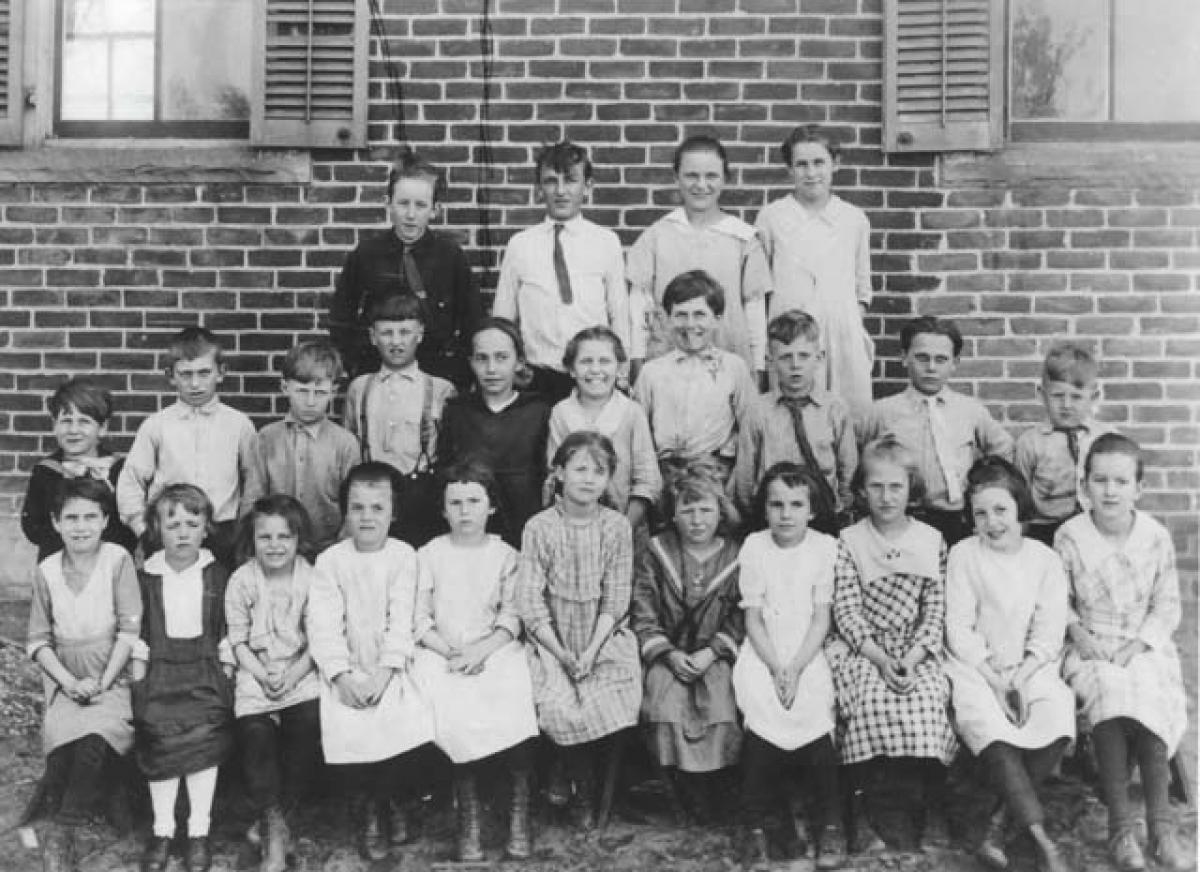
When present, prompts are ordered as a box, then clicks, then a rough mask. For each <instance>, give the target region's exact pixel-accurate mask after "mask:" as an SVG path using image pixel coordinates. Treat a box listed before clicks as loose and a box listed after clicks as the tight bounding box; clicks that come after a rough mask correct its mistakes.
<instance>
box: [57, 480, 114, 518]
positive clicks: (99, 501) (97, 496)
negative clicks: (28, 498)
mask: <svg viewBox="0 0 1200 872" xmlns="http://www.w3.org/2000/svg"><path fill="white" fill-rule="evenodd" d="M71 500H87V501H88V502H92V503H95V504H96V505H98V506H99V507H100V511H101V512H103V513H104V517H106V518H115V517H116V516H117V499H116V497H115V496H114V494H113V490H112V488H111V487H109V484H108V482H106V481H100V480H99V479H95V478H92V477H91V476H90V475H81V476H78V477H77V478H63V479H62V481H60V482H59V483H58V487H56V488H55V489H54V496H53V498H52V500H51V503H50V517H52V518H54V519H55V520H56V521H57V520H58V519H59V518H61V517H62V510H63V506H65V505H66V504H67V503H68V502H70V501H71Z"/></svg>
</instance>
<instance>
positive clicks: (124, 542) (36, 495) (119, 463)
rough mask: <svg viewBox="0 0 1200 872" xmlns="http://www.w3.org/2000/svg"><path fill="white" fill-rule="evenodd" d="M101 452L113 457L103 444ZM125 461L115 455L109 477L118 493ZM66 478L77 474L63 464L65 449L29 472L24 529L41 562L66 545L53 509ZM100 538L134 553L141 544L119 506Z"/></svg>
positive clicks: (22, 509)
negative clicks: (57, 528)
mask: <svg viewBox="0 0 1200 872" xmlns="http://www.w3.org/2000/svg"><path fill="white" fill-rule="evenodd" d="M100 456H101V457H102V458H109V457H113V455H112V454H111V453H110V452H108V451H106V450H104V449H103V448H102V449H100ZM124 465H125V458H123V457H113V460H112V466H111V467H109V470H108V476H107V479H106V480H107V481H108V484H109V486H110V487H111V488H112V489H113V492H114V494H115V492H116V488H117V477H118V476H120V474H121V468H122V467H123V466H124ZM64 478H74V476H73V475H71V472H70V470H69V469H67V468H66V467H64V466H63V453H62V450H61V449H60V450H58V451H55V452H54V453H53V454H51V455H50V456H49V457H46V458H43V459H42V460H40V461H39V462H38V464H37V466H35V467H34V468H33V471H32V472H31V473H30V474H29V489H28V490H27V491H26V492H25V504H24V505H23V506H22V507H21V530H22V532H24V533H25V538H26V539H28V540H29V541H30V542H32V543H33V544H34V545H36V546H37V549H38V556H37V561H38V563H41V562H42V561H43V560H45V559H46V558H47V557H49V556H50V555H51V554H53V553H54V552H55V551H61V550H62V547H63V541H62V537H61V536H59V535H58V531H57V530H55V529H54V525H53V524H52V523H50V512H51V509H52V508H53V507H54V494H55V492H56V491H57V490H58V488H59V485H61V484H62V481H63V479H64ZM100 538H101V539H103V540H104V541H105V542H112V543H113V544H114V545H120V546H121V547H122V548H124V549H125V550H127V551H129V552H130V553H131V554H132V553H133V549H134V548H136V547H137V537H136V536H134V535H133V531H132V530H130V529H129V528H128V527H126V526H125V525H124V524H122V523H121V519H120V517H119V516H118V515H117V513H116V511H115V510H114V511H113V513H112V514H111V515H109V518H108V526H106V527H105V528H104V532H103V533H102V534H101V535H100Z"/></svg>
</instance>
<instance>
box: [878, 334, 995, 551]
mask: <svg viewBox="0 0 1200 872" xmlns="http://www.w3.org/2000/svg"><path fill="white" fill-rule="evenodd" d="M962 349H963V338H962V334H961V333H960V332H959V330H958V327H957V325H955V324H954V322H953V321H948V320H939V319H937V318H934V317H932V316H928V315H927V316H923V317H920V318H914V319H913V320H911V321H909V322H908V323H907V324H905V325H904V328H903V329H902V330H901V331H900V350H901V353H902V356H903V361H904V366H905V368H906V369H907V370H908V381H909V385H908V387H907V388H906V389H905V390H903V391H901V392H900V393H898V394H895V395H893V396H890V397H885V398H883V399H881V400H876V401H875V402H874V403H872V404H871V408H870V411H869V412H868V413H867V417H866V419H865V421H864V422H863V426H862V432H861V433H860V434H859V442H860V443H861V444H866V443H867V442H869V441H871V440H872V439H878V438H880V437H881V436H892V437H894V438H895V439H896V440H897V441H899V442H900V443H901V444H902V445H903V446H904V447H905V448H907V449H908V450H909V451H911V452H912V454H913V457H914V458H915V459H916V461H917V467H918V469H920V471H921V478H922V479H923V480H924V482H925V496H924V499H923V500H922V503H921V505H920V506H919V507H918V508H917V509H916V510H915V511H914V512H913V514H914V516H915V517H916V518H917V519H918V520H921V521H924V522H925V523H927V524H929V525H930V526H932V527H936V528H937V529H938V530H940V531H941V533H942V536H943V537H944V538H945V539H946V543H947V544H948V545H953V544H954V543H956V542H958V541H960V540H961V539H964V538H966V536H968V535H969V534H970V532H971V527H970V524H969V522H968V520H967V517H966V514H965V509H966V505H965V502H964V500H963V494H964V491H965V487H966V478H967V471H968V470H969V469H970V468H971V466H972V465H973V464H974V463H975V461H976V460H979V459H980V458H983V457H1002V458H1004V459H1005V460H1008V461H1010V462H1011V460H1012V456H1013V439H1012V437H1011V436H1009V435H1008V433H1007V432H1006V431H1005V429H1004V428H1003V427H1001V426H1000V424H998V423H997V422H996V420H995V419H994V418H992V416H991V414H990V413H989V412H988V410H987V407H985V406H984V405H983V403H981V402H979V400H977V399H975V398H974V397H969V396H967V395H965V394H961V393H959V392H958V391H955V390H952V389H951V388H949V387H947V386H946V383H947V382H948V381H949V380H950V378H951V377H952V376H953V375H954V371H955V369H956V368H957V367H958V361H959V357H960V355H961V354H962Z"/></svg>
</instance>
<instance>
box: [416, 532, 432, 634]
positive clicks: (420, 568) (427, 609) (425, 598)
mask: <svg viewBox="0 0 1200 872" xmlns="http://www.w3.org/2000/svg"><path fill="white" fill-rule="evenodd" d="M435 584H437V580H436V579H435V578H434V577H433V569H432V567H430V565H429V561H428V560H427V559H426V558H424V557H422V556H421V552H419V551H418V552H417V607H416V611H415V612H414V614H413V640H414V641H416V642H420V641H421V639H422V638H423V637H424V636H425V634H426V633H428V632H429V631H430V630H434V629H437V617H436V615H435V614H434V609H433V588H434V585H435Z"/></svg>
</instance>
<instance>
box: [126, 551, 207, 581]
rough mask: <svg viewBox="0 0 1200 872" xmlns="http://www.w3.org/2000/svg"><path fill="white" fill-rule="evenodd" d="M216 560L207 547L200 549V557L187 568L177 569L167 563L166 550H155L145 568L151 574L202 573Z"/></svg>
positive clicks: (147, 560)
mask: <svg viewBox="0 0 1200 872" xmlns="http://www.w3.org/2000/svg"><path fill="white" fill-rule="evenodd" d="M214 562H216V560H215V558H214V557H213V556H212V552H211V551H209V550H208V549H207V548H201V549H200V557H199V558H198V559H197V560H196V562H195V563H193V564H192V565H191V566H189V567H188V568H187V569H183V570H179V571H176V570H174V569H172V568H171V566H170V564H168V563H167V552H166V551H155V552H154V553H153V554H151V555H150V556H149V557H148V558H146V563H145V565H144V566H143V568H144V569H145V570H146V571H147V572H149V573H150V574H151V575H176V576H178V575H188V574H190V573H201V572H203V571H204V568H205V567H206V566H208V564H210V563H214Z"/></svg>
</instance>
